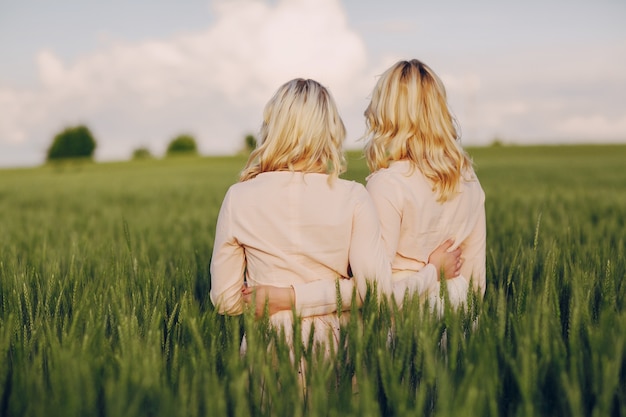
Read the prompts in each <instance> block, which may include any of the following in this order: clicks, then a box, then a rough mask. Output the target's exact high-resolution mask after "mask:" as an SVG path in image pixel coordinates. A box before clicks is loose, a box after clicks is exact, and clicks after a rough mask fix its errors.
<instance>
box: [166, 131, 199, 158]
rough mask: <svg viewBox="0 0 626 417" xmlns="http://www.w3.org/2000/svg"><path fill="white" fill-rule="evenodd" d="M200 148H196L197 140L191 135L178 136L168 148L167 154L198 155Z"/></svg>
mask: <svg viewBox="0 0 626 417" xmlns="http://www.w3.org/2000/svg"><path fill="white" fill-rule="evenodd" d="M197 153H198V147H197V146H196V140H195V139H194V138H193V136H191V135H187V134H184V135H178V136H177V137H175V138H174V139H172V141H171V142H170V144H169V145H168V146H167V152H166V154H167V155H168V156H169V155H180V154H194V155H195V154H197Z"/></svg>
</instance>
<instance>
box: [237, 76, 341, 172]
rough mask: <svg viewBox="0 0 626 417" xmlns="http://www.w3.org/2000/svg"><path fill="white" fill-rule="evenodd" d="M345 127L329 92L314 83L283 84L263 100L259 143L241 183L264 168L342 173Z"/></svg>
mask: <svg viewBox="0 0 626 417" xmlns="http://www.w3.org/2000/svg"><path fill="white" fill-rule="evenodd" d="M345 137H346V128H345V126H344V124H343V121H342V120H341V117H340V116H339V112H338V111H337V106H336V105H335V101H334V100H333V98H332V96H331V95H330V92H329V91H328V90H327V89H326V88H325V87H324V86H322V85H321V84H319V83H318V82H317V81H314V80H310V79H308V80H305V79H302V78H296V79H294V80H291V81H289V82H287V83H285V84H283V85H282V86H281V87H280V88H279V89H278V91H276V93H275V94H274V96H273V97H272V98H271V100H270V101H269V102H268V103H267V104H266V106H265V110H264V112H263V123H262V125H261V130H260V137H259V145H258V147H257V148H256V149H255V150H254V151H253V152H252V153H251V154H250V158H249V159H248V163H247V164H246V166H245V168H244V169H243V171H242V172H241V176H240V181H246V180H249V179H251V178H254V177H256V176H257V175H259V174H260V173H262V172H268V171H287V170H288V171H303V172H319V173H327V174H329V175H330V176H329V181H332V180H333V179H334V178H337V177H338V176H339V174H341V173H342V172H344V171H345V165H346V162H345V157H344V154H343V149H342V147H343V141H344V139H345Z"/></svg>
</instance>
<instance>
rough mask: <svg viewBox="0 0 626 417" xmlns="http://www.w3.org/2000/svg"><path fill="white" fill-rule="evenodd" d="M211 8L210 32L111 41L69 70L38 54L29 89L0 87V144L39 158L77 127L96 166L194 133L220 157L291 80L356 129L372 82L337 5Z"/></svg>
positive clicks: (288, 0)
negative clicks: (319, 88)
mask: <svg viewBox="0 0 626 417" xmlns="http://www.w3.org/2000/svg"><path fill="white" fill-rule="evenodd" d="M214 9H215V14H216V20H215V23H214V24H213V25H212V26H211V27H209V28H207V29H206V30H204V31H200V32H196V33H187V34H181V35H178V36H174V37H172V38H170V39H162V40H149V41H143V42H135V43H131V42H124V41H119V40H118V41H111V42H110V43H109V44H107V45H105V46H104V47H103V48H101V49H99V50H96V51H93V52H91V53H89V54H86V55H83V56H81V57H79V58H78V59H76V60H75V61H74V62H63V61H62V60H61V58H59V57H58V56H57V55H56V54H55V53H54V52H53V51H51V50H43V51H41V52H40V53H39V54H38V56H37V59H36V61H37V65H38V68H39V77H40V87H39V88H37V89H35V90H31V91H17V90H15V89H11V88H6V87H5V88H2V87H0V113H2V114H4V115H7V114H8V115H9V116H10V117H6V118H5V117H3V118H2V119H1V120H2V121H1V122H0V143H8V142H11V143H19V142H31V143H30V145H29V146H32V143H36V146H38V147H39V148H40V149H45V148H46V147H47V146H48V144H49V141H50V140H51V138H52V136H53V135H54V134H55V133H56V131H58V130H59V129H60V128H62V127H63V126H64V125H66V124H73V123H86V124H88V125H89V126H90V127H91V128H92V130H93V131H94V134H95V135H96V137H97V139H98V144H99V147H98V149H97V155H98V157H99V158H100V159H118V158H128V157H129V155H130V153H131V151H132V149H133V148H135V147H138V146H140V145H147V146H150V147H151V148H152V149H153V151H155V152H157V153H158V152H161V151H162V150H163V149H164V148H165V146H166V143H167V141H169V140H170V139H171V137H172V136H173V135H175V134H177V133H179V132H183V131H188V132H191V133H193V134H195V135H196V137H197V139H198V141H199V145H200V149H201V151H202V152H203V153H228V152H232V151H235V150H237V149H238V148H239V147H240V146H241V145H242V143H243V136H244V134H245V133H247V132H250V131H256V129H257V128H258V124H259V122H260V117H261V113H262V108H263V105H264V104H265V102H266V101H267V100H268V99H269V98H270V96H271V94H272V93H273V92H274V91H275V90H276V88H278V86H279V85H280V84H282V83H284V82H286V81H288V80H289V79H291V78H294V77H309V78H314V79H316V80H318V81H320V82H321V83H323V84H325V85H326V86H328V87H329V88H330V90H331V92H332V93H333V95H334V96H335V98H336V99H337V101H338V104H339V106H340V108H341V109H342V110H347V111H348V112H350V109H354V110H356V109H358V112H359V113H358V114H359V120H358V123H360V122H361V118H360V114H361V113H362V109H363V100H362V99H363V98H364V96H365V94H366V92H365V91H366V90H363V88H366V86H367V88H369V82H370V80H369V79H367V78H366V77H365V75H364V74H365V66H366V51H365V45H364V44H363V42H362V40H361V39H360V38H359V37H358V36H357V35H356V34H355V33H354V32H353V31H352V30H351V29H350V28H349V27H348V24H347V20H346V18H345V15H344V12H343V9H342V8H341V6H340V4H339V1H336V0H283V1H278V2H277V3H273V4H269V3H266V2H264V1H254V0H247V1H245V0H244V1H237V2H227V1H217V2H215V3H214ZM359 89H361V90H359ZM355 97H357V99H355ZM342 113H344V112H343V111H342ZM344 118H346V124H347V125H349V120H348V119H350V118H352V119H354V120H356V117H354V115H352V116H348V117H345V116H344ZM352 124H353V125H356V124H357V122H356V121H355V122H353V123H352ZM359 133H360V132H359ZM40 156H41V152H40V153H38V155H37V157H40ZM3 162H9V161H0V163H3ZM35 162H41V161H35Z"/></svg>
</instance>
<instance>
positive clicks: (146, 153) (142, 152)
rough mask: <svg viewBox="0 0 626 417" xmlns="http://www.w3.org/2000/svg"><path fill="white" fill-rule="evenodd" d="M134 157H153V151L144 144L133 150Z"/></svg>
mask: <svg viewBox="0 0 626 417" xmlns="http://www.w3.org/2000/svg"><path fill="white" fill-rule="evenodd" d="M133 159H152V153H151V152H150V149H148V148H146V147H143V146H142V147H141V148H137V149H135V150H134V151H133Z"/></svg>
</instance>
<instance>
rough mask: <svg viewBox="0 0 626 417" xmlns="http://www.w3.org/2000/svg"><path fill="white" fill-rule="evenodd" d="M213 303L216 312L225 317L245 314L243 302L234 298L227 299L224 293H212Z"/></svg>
mask: <svg viewBox="0 0 626 417" xmlns="http://www.w3.org/2000/svg"><path fill="white" fill-rule="evenodd" d="M209 295H210V298H211V302H212V303H213V306H214V307H215V310H216V311H217V312H218V313H219V314H221V315H224V316H238V315H240V314H241V313H242V312H243V307H242V300H241V299H239V300H234V299H233V298H232V297H230V298H229V297H227V296H226V295H225V294H224V293H220V294H217V293H216V292H214V291H211V292H210V294H209Z"/></svg>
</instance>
